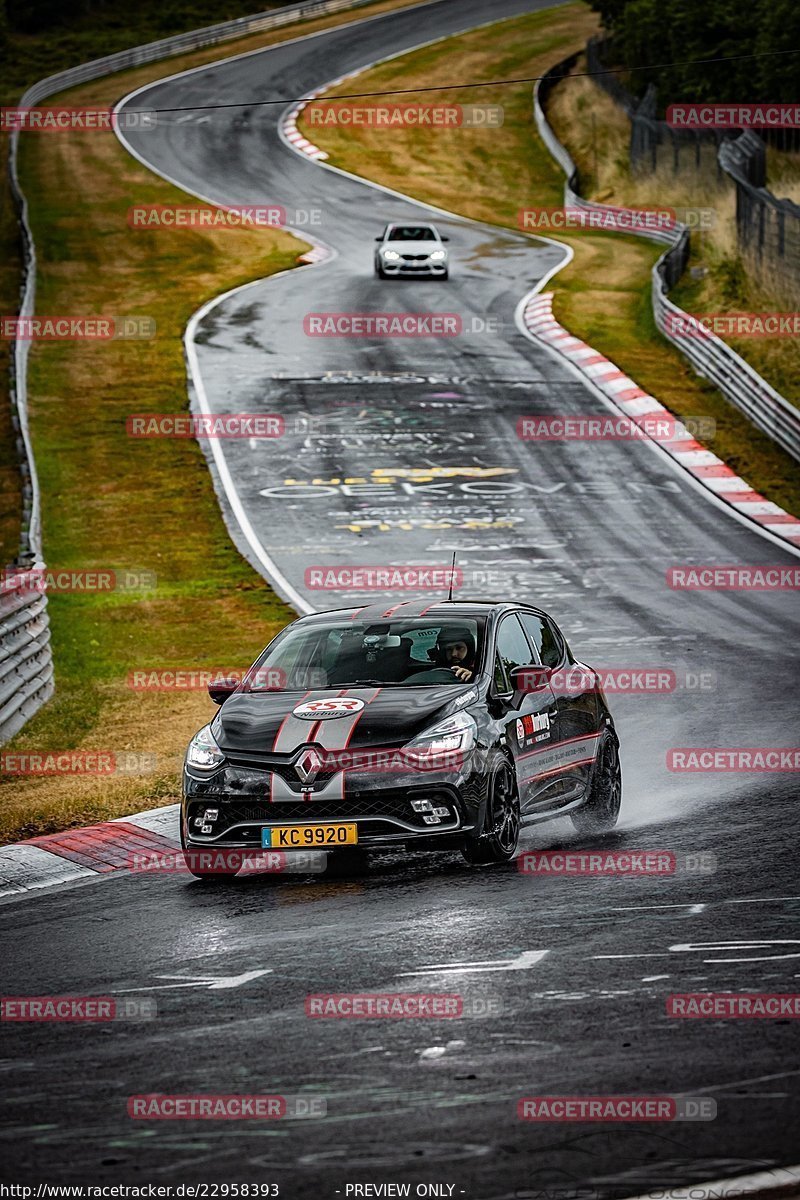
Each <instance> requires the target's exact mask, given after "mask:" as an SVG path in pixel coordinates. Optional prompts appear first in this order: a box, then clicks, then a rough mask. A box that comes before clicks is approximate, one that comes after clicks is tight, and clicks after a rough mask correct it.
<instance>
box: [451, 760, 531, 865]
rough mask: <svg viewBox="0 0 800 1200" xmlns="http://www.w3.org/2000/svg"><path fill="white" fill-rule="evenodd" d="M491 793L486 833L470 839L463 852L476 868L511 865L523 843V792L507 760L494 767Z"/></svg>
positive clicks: (488, 800) (487, 810)
mask: <svg viewBox="0 0 800 1200" xmlns="http://www.w3.org/2000/svg"><path fill="white" fill-rule="evenodd" d="M488 791H489V795H488V799H487V802H486V821H485V826H484V831H483V834H482V835H481V836H480V837H472V836H470V837H469V838H468V840H467V844H466V846H465V847H464V849H463V850H462V852H461V853H462V854H463V856H464V858H465V859H466V860H467V862H468V863H471V864H472V865H473V866H481V865H484V864H488V863H506V862H509V861H510V860H511V859H512V858H513V857H514V855H515V854H516V851H517V844H518V842H519V833H520V824H521V820H520V811H519V793H518V791H517V781H516V778H515V776H514V768H513V767H512V766H511V763H510V762H509V761H508V759H507V758H504V757H502V756H501V757H499V758H498V759H497V761H496V762H495V764H494V766H493V767H492V771H491V775H490V777H489V784H488Z"/></svg>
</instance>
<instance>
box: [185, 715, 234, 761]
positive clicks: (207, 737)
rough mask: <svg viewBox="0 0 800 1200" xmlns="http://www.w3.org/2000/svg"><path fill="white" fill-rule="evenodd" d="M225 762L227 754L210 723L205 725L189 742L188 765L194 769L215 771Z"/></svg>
mask: <svg viewBox="0 0 800 1200" xmlns="http://www.w3.org/2000/svg"><path fill="white" fill-rule="evenodd" d="M224 762H225V755H224V754H223V753H222V751H221V750H220V748H219V746H218V745H217V743H216V739H215V738H214V735H213V733H212V732H211V726H210V725H204V726H203V728H202V729H201V730H200V732H199V733H196V734H195V735H194V737H193V738H192V740H191V741H190V742H189V749H188V750H187V751H186V765H187V767H191V768H192V770H193V771H215V770H216V769H217V767H221V766H222V764H223V763H224Z"/></svg>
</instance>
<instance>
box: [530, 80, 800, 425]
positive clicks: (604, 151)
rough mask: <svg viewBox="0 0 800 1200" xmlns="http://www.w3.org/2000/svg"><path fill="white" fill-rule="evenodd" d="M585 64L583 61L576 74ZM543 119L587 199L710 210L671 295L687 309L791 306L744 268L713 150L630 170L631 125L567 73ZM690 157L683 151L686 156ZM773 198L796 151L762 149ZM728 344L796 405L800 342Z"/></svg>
mask: <svg viewBox="0 0 800 1200" xmlns="http://www.w3.org/2000/svg"><path fill="white" fill-rule="evenodd" d="M585 69H586V60H585V59H584V58H581V59H580V60H579V61H578V63H577V64H576V66H575V71H582V70H585ZM548 117H549V119H550V121H551V124H552V125H553V128H554V129H555V132H556V134H557V135H558V137H559V140H560V141H561V142H562V143H563V144H564V145H565V146H567V147H568V148H569V151H570V154H571V155H572V157H573V159H574V160H575V163H576V165H577V167H578V170H579V172H580V177H581V190H582V194H583V195H584V196H586V197H587V198H588V199H592V200H600V201H602V202H604V203H610V204H621V205H626V204H627V205H630V206H633V207H638V206H641V207H650V206H652V207H656V208H665V207H667V208H678V209H680V208H682V207H684V206H686V207H695V208H703V209H711V210H712V212H713V214H714V220H713V225H712V227H711V228H710V229H708V230H707V231H703V232H701V233H695V234H694V236H693V237H692V254H691V260H690V263H689V267H690V268H697V270H696V271H694V272H692V270H691V269H690V270H687V271H686V272H685V273H684V275H683V277H682V279H681V280H680V282H679V283H678V285H677V286H676V287H675V288H673V290H672V291H671V293H670V298H671V299H672V300H674V302H675V303H676V304H678V305H680V307H681V308H683V309H686V311H688V312H692V313H713V312H775V311H785V310H786V309H787V308H788V309H789V310H792V309H794V307H795V305H794V304H793V303H792V300H791V298H790V297H788V296H785V295H782V294H781V291H780V289H779V288H778V286H777V284H776V282H775V280H774V279H771V278H770V275H769V272H768V271H767V272H765V273H764V274H763V275H761V276H758V275H756V273H755V272H754V271H752V270H748V269H747V266H746V264H745V262H744V261H743V260H742V258H741V257H740V254H739V248H738V243H737V237H736V193H735V188H734V186H733V184H732V182H731V181H730V179H729V178H728V177H727V176H726V175H725V174H724V173H722V172H721V171H719V170H718V168H717V157H716V150H715V149H714V147H712V146H707V147H704V149H703V153H702V156H701V160H700V165H699V167H698V168H696V169H695V168H694V167H693V166H691V167H689V166H687V167H686V168H685V169H682V170H679V171H676V172H673V171H672V170H671V169H670V168H666V167H663V168H659V169H658V170H656V171H655V172H653V173H652V174H641V175H640V174H632V173H631V170H630V159H629V154H628V146H629V142H630V122H629V120H628V118H627V117H626V116H625V114H624V113H623V112H622V111H621V109H619V108H618V107H617V106H616V104H614V102H613V101H612V100H611V98H610V97H609V96H608V95H607V93H606V92H604V91H603V89H602V88H600V87H598V85H597V84H596V83H594V82H593V81H592V80H591V79H586V78H568V79H567V80H565V81H564V82H562V83H561V84H559V85H558V86H557V87H556V89H555V91H554V92H553V95H552V97H551V101H550V105H549V107H548ZM692 157H693V156H691V155H689V154H685V160H686V161H687V163H688V161H689V159H690V158H692ZM767 158H768V163H769V165H770V169H771V171H772V172H773V173H774V178H773V180H772V184H773V186H775V187H776V188H777V193H776V194H778V195H781V194H791V193H792V192H793V191H794V190H795V188H796V186H797V185H796V184H795V185H794V187H792V186H791V180H792V179H793V178H796V177H797V174H798V170H799V169H800V156H798V155H791V154H778V153H777V152H773V151H772V150H770V149H768V151H767ZM726 341H727V342H728V343H729V345H730V346H732V347H733V349H734V350H735V351H736V352H737V354H740V355H741V356H742V358H743V359H745V361H746V362H748V363H750V365H751V366H752V367H753V368H754V369H755V370H756V371H758V372H759V374H761V375H762V376H763V377H764V378H765V379H766V380H767V381H768V382H769V383H771V384H772V386H773V387H774V388H776V389H777V390H778V391H779V392H780V393H781V394H782V395H783V396H785V397H786V398H787V399H788V400H792V401H793V402H794V403H798V401H799V400H800V396H799V395H798V383H797V381H798V380H799V379H800V340H798V339H794V338H786V337H783V338H758V339H753V338H734V337H728V338H726Z"/></svg>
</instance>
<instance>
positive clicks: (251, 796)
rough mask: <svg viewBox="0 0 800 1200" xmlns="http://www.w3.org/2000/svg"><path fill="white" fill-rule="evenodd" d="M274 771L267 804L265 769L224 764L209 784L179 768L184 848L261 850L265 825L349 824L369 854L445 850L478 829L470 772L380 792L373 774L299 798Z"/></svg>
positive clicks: (400, 780) (475, 779)
mask: <svg viewBox="0 0 800 1200" xmlns="http://www.w3.org/2000/svg"><path fill="white" fill-rule="evenodd" d="M273 765H274V764H273ZM279 765H280V769H281V778H282V781H283V782H282V786H281V788H280V795H281V798H280V799H271V796H273V794H274V793H273V788H272V786H271V784H272V780H271V775H272V773H273V772H272V771H270V770H269V769H267V768H266V767H263V766H261V767H260V766H254V765H251V764H243V763H226V764H225V765H224V766H222V767H220V768H219V770H217V771H215V772H214V773H213V775H211V776H210V777H208V778H199V777H197V776H196V775H194V774H191V773H190V772H189V771H187V770H186V769H184V774H183V803H182V808H181V816H182V821H183V828H184V839H185V841H186V844H187V846H190V847H192V848H197V849H200V848H206V847H224V848H231V849H233V848H236V849H242V848H249V849H252V850H260V849H261V830H262V829H263V828H264V826H266V825H292V824H295V823H297V824H315V823H321V822H325V823H331V822H339V821H346V822H348V823H354V824H355V825H356V826H357V827H358V845H359V846H362V847H364V848H367V849H377V848H380V847H384V848H386V849H390V848H392V847H402V846H405V845H412V844H413V845H414V847H415V848H419V849H424V848H429V849H444V848H447V847H448V846H450V845H454V846H460V845H462V844H463V842H464V838H465V836H466V835H467V834H469V833H472V832H474V831H475V830H476V829H477V828H478V827H479V818H480V816H481V811H482V810H481V800H482V795H483V780H482V776H480V775H479V774H476V773H473V772H471V771H468V770H466V771H464V770H461V771H441V772H440V771H435V772H434V771H425V772H420V771H413V772H408V773H407V774H405V773H404V774H403V775H394V776H393V777H392V778H391V779H390V780H389V779H386V780H380V781H379V784H378V785H377V786H376V778H375V776H374V775H373V776H369V775H364V774H362V773H359V772H355V771H354V772H352V773H351V772H347V776H346V778H345V779H344V780H343V781H342V780H341V779H339V778H334V779H328V780H325V779H323V780H322V781H321V782H320V783H319V784H318V785H317V790H316V791H314V792H311V793H306V794H303V793H302V791H301V790H300V784H299V782H295V781H293V780H292V781H290V780H289V772H288V767H287V765H286V764H284V763H281V764H279ZM287 793H288V795H287ZM436 809H438V810H440V811H439V813H436V812H435V811H434V810H436ZM444 810H446V813H445V811H444ZM209 813H210V814H212V815H211V816H209V815H208V814H209Z"/></svg>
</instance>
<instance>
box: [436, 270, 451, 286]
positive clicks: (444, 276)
mask: <svg viewBox="0 0 800 1200" xmlns="http://www.w3.org/2000/svg"><path fill="white" fill-rule="evenodd" d="M439 278H440V279H442V280H444V282H445V283H446V282H447V280H448V279H449V278H450V272H449V271H445V273H444V275H440V276H439Z"/></svg>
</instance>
